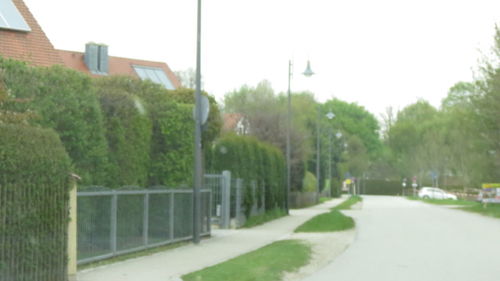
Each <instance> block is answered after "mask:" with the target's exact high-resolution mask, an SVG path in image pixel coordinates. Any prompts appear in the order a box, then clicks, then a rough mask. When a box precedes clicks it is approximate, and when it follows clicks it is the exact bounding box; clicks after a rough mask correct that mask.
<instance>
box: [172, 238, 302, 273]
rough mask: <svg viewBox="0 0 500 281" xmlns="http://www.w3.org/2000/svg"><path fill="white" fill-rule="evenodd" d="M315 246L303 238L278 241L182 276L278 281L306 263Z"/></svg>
mask: <svg viewBox="0 0 500 281" xmlns="http://www.w3.org/2000/svg"><path fill="white" fill-rule="evenodd" d="M310 258H311V248H310V246H309V245H307V244H305V243H304V242H302V241H300V240H283V241H277V242H274V243H272V244H270V245H267V246H265V247H263V248H260V249H258V250H255V251H253V252H250V253H247V254H244V255H242V256H239V257H237V258H234V259H231V260H229V261H226V262H223V263H220V264H217V265H215V266H211V267H207V268H205V269H202V270H199V271H195V272H192V273H189V274H186V275H184V276H182V280H184V281H222V280H231V281H253V280H259V281H275V280H281V277H282V275H283V273H284V272H293V271H296V270H298V269H299V268H300V267H302V266H304V265H306V264H307V263H308V262H309V260H310Z"/></svg>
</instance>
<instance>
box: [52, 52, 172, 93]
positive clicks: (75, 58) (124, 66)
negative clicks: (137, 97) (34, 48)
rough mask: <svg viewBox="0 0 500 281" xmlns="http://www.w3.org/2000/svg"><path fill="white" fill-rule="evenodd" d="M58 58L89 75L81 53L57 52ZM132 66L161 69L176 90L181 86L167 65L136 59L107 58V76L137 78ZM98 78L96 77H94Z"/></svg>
mask: <svg viewBox="0 0 500 281" xmlns="http://www.w3.org/2000/svg"><path fill="white" fill-rule="evenodd" d="M57 52H59V56H60V57H61V58H62V61H63V63H64V65H65V66H66V67H69V68H71V69H74V70H78V71H81V72H85V73H88V74H91V73H90V71H89V69H88V67H87V65H86V64H85V61H84V54H83V53H81V52H73V51H63V50H57ZM133 65H140V66H148V67H157V68H161V69H162V70H163V71H164V72H165V73H166V74H167V77H168V78H169V79H170V81H171V82H172V83H173V84H174V86H175V87H176V88H179V87H180V86H181V83H180V81H179V79H178V78H177V76H176V75H175V74H174V73H173V72H172V70H171V69H170V68H169V67H168V65H167V64H166V63H164V62H154V61H145V60H137V59H128V58H119V57H112V56H110V57H109V73H108V74H109V75H127V76H133V77H137V78H139V76H137V73H136V72H135V70H134V68H133V67H132V66H133ZM96 76H98V75H96Z"/></svg>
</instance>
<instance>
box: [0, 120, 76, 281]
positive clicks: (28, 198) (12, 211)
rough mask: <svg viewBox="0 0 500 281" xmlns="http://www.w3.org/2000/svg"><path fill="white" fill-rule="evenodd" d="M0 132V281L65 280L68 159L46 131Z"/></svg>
mask: <svg viewBox="0 0 500 281" xmlns="http://www.w3.org/2000/svg"><path fill="white" fill-rule="evenodd" d="M0 132H2V133H1V134H0V222H1V223H0V279H1V280H15V281H32V280H37V281H63V280H66V278H67V277H66V267H67V257H66V248H67V222H68V191H69V187H70V182H69V178H70V176H69V174H70V171H71V164H70V159H69V157H68V155H67V153H66V151H65V150H64V147H63V145H62V144H61V141H60V140H59V137H58V136H57V134H56V133H54V132H53V131H52V130H44V129H38V128H32V127H27V126H19V125H5V124H0Z"/></svg>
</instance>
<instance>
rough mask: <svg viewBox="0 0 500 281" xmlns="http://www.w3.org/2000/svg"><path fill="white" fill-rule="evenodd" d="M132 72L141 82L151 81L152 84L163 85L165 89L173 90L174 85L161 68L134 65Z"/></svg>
mask: <svg viewBox="0 0 500 281" xmlns="http://www.w3.org/2000/svg"><path fill="white" fill-rule="evenodd" d="M134 70H135V72H136V73H137V75H139V77H141V79H142V80H151V81H152V82H154V83H158V84H160V85H163V86H164V87H165V88H166V89H169V90H175V87H174V84H172V81H170V79H168V77H167V75H166V74H165V71H163V69H161V68H158V67H149V66H140V65H134Z"/></svg>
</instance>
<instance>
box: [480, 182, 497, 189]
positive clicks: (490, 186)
mask: <svg viewBox="0 0 500 281" xmlns="http://www.w3.org/2000/svg"><path fill="white" fill-rule="evenodd" d="M482 186H483V189H488V188H500V183H483V184H482Z"/></svg>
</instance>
